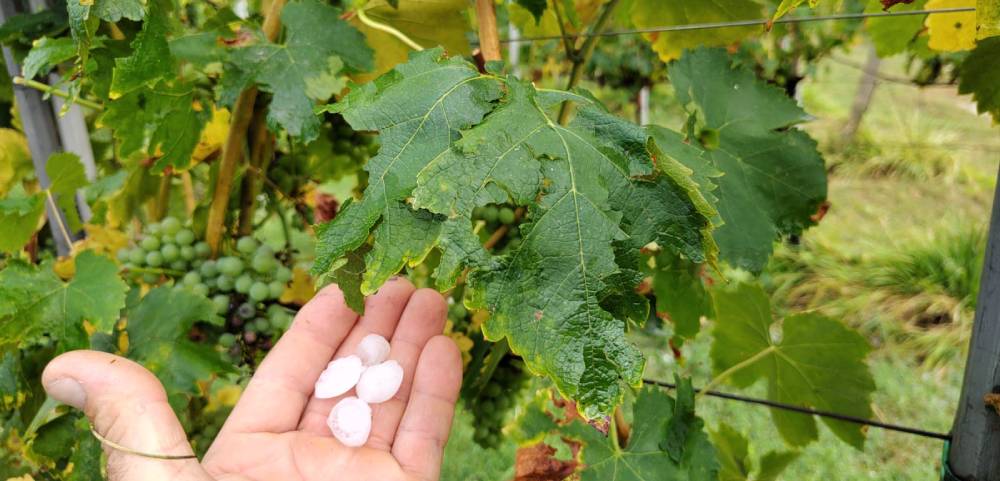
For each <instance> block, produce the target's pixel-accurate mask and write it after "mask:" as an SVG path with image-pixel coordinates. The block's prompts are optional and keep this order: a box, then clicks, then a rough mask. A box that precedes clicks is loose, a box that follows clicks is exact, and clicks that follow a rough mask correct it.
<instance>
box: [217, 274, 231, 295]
mask: <svg viewBox="0 0 1000 481" xmlns="http://www.w3.org/2000/svg"><path fill="white" fill-rule="evenodd" d="M235 283H236V281H234V280H233V278H232V277H229V276H219V277H216V278H215V287H217V288H218V289H219V290H220V291H223V292H229V291H231V290H233V286H234V284H235Z"/></svg>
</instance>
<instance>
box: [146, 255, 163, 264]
mask: <svg viewBox="0 0 1000 481" xmlns="http://www.w3.org/2000/svg"><path fill="white" fill-rule="evenodd" d="M146 265H148V266H150V267H160V266H162V265H163V254H160V251H153V252H149V253H147V254H146Z"/></svg>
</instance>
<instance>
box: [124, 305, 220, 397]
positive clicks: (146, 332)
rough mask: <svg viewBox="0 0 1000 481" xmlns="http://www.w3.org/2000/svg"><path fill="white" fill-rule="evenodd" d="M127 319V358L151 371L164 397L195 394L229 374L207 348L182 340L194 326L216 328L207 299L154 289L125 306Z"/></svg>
mask: <svg viewBox="0 0 1000 481" xmlns="http://www.w3.org/2000/svg"><path fill="white" fill-rule="evenodd" d="M127 315H128V337H129V346H130V348H129V351H128V356H129V357H130V358H132V359H135V360H137V361H139V362H141V363H143V365H145V366H146V367H148V368H149V369H150V370H152V371H153V373H155V374H156V375H157V377H159V378H160V380H161V381H162V382H163V384H164V387H166V388H167V392H168V393H170V394H173V393H195V392H197V389H198V387H197V381H204V380H206V379H210V378H212V377H214V376H218V375H221V374H224V373H228V372H232V371H233V367H232V363H227V362H224V361H223V359H222V358H221V357H220V356H219V353H218V352H216V351H215V350H214V349H213V348H212V347H211V346H208V345H205V344H196V343H194V342H191V341H190V340H188V339H187V335H188V331H190V330H191V326H193V325H194V323H195V322H207V323H211V324H221V322H222V319H221V318H220V317H219V316H218V314H216V313H215V307H214V306H213V305H212V302H211V301H209V300H208V299H206V298H204V297H201V296H198V295H195V294H192V293H190V292H187V291H185V290H183V289H180V288H173V287H166V286H164V287H157V288H155V289H153V290H151V291H149V293H147V294H146V295H145V296H144V297H143V298H142V299H141V300H138V301H137V302H135V303H132V304H131V305H129V306H128V312H127Z"/></svg>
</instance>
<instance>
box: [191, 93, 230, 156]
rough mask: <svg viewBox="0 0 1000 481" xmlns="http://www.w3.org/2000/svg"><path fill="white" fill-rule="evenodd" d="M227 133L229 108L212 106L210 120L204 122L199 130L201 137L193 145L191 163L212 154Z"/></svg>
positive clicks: (220, 146) (220, 144)
mask: <svg viewBox="0 0 1000 481" xmlns="http://www.w3.org/2000/svg"><path fill="white" fill-rule="evenodd" d="M228 135H229V110H227V109H225V108H215V107H213V108H212V120H210V121H209V122H208V123H207V124H205V129H204V130H202V131H201V138H200V139H198V145H196V146H195V147H194V153H192V154H191V160H192V162H191V163H192V164H194V163H196V162H200V161H202V160H205V158H206V157H208V156H210V155H212V154H214V153H215V152H216V151H218V150H220V149H221V148H222V143H223V142H224V141H225V140H226V136H228Z"/></svg>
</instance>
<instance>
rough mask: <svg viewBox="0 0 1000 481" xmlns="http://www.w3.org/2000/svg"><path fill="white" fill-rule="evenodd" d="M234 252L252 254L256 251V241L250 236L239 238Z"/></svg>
mask: <svg viewBox="0 0 1000 481" xmlns="http://www.w3.org/2000/svg"><path fill="white" fill-rule="evenodd" d="M236 250H237V251H239V252H241V253H243V254H246V255H250V254H253V253H254V251H255V250H257V241H256V240H254V239H253V237H250V236H246V237H240V240H238V241H236Z"/></svg>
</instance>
